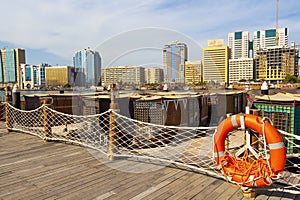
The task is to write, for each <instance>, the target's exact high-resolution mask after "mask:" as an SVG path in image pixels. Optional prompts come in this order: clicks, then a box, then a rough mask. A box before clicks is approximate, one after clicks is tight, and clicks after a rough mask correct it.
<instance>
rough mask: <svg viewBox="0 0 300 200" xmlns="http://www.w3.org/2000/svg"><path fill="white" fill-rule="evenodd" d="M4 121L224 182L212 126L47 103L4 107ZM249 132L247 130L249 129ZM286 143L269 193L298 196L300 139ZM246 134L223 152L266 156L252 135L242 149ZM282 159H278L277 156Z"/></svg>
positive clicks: (239, 133) (287, 138)
mask: <svg viewBox="0 0 300 200" xmlns="http://www.w3.org/2000/svg"><path fill="white" fill-rule="evenodd" d="M6 122H7V128H8V129H10V130H16V131H22V132H26V133H29V134H32V135H35V136H38V137H40V138H42V139H44V140H48V141H64V142H68V143H75V144H79V145H82V146H86V147H89V148H91V149H94V150H97V151H98V152H101V153H102V154H103V155H104V156H105V157H109V156H113V157H123V158H126V157H127V158H137V159H139V160H140V159H143V160H148V161H149V160H150V161H159V162H160V163H166V164H173V165H175V166H178V167H184V168H189V169H192V170H196V171H199V172H201V173H205V174H208V175H210V176H214V177H219V178H220V177H221V178H224V176H223V175H222V173H221V171H220V167H219V166H218V165H217V164H216V162H215V160H214V158H213V134H214V131H215V128H216V127H181V126H164V125H157V124H151V123H147V122H142V121H138V120H134V119H131V118H128V117H126V116H122V115H120V114H119V113H118V112H116V111H115V110H108V111H106V112H102V113H101V114H95V115H86V116H76V115H69V114H64V113H60V112H58V111H55V110H53V109H51V108H49V107H47V106H45V105H43V106H41V107H39V108H37V109H35V110H31V111H23V110H19V109H15V108H14V107H12V106H11V105H9V104H6ZM250 131H251V130H250ZM280 134H281V135H282V138H283V139H284V142H285V144H288V145H289V149H292V151H289V152H288V154H287V162H286V167H285V171H284V173H283V176H282V177H281V178H280V179H278V180H276V181H275V182H273V184H272V186H270V187H271V188H270V189H272V190H281V191H292V192H297V193H300V175H299V174H300V159H299V153H300V148H299V145H300V136H296V135H291V134H289V133H286V132H284V131H280ZM245 137H246V135H245V131H243V130H240V129H238V130H235V131H233V132H231V133H230V134H229V135H228V137H227V139H226V150H227V151H230V152H231V153H232V154H234V155H236V157H237V158H238V157H242V156H244V155H245V151H247V155H248V157H249V159H251V158H253V159H254V157H255V155H265V157H267V155H266V154H268V151H269V148H268V146H267V148H266V147H265V146H264V139H263V137H262V136H260V135H259V134H257V133H255V132H252V134H251V138H250V140H251V147H253V148H251V150H250V151H248V150H246V149H245ZM278 159H280V158H278Z"/></svg>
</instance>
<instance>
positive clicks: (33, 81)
mask: <svg viewBox="0 0 300 200" xmlns="http://www.w3.org/2000/svg"><path fill="white" fill-rule="evenodd" d="M48 66H49V65H47V64H41V65H37V66H36V65H28V64H21V72H22V84H21V88H22V89H33V88H43V87H45V85H46V79H45V67H48Z"/></svg>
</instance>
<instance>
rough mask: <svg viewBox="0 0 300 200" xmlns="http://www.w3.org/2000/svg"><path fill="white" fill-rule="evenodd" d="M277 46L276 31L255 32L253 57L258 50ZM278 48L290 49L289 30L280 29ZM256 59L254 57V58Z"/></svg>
mask: <svg viewBox="0 0 300 200" xmlns="http://www.w3.org/2000/svg"><path fill="white" fill-rule="evenodd" d="M274 46H276V29H266V30H261V31H255V32H254V35H253V55H256V52H257V50H259V49H264V48H267V47H274ZM278 46H279V47H288V29H287V28H279V29H278ZM253 57H254V56H253Z"/></svg>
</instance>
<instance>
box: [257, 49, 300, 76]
mask: <svg viewBox="0 0 300 200" xmlns="http://www.w3.org/2000/svg"><path fill="white" fill-rule="evenodd" d="M254 58H255V78H256V79H258V80H266V81H280V80H284V79H285V77H286V75H287V74H290V75H295V76H298V59H299V49H298V47H297V46H295V45H291V47H290V48H288V47H280V46H273V47H268V48H264V49H259V50H257V53H256V55H255V57H254Z"/></svg>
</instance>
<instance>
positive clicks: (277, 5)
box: [275, 0, 279, 46]
mask: <svg viewBox="0 0 300 200" xmlns="http://www.w3.org/2000/svg"><path fill="white" fill-rule="evenodd" d="M278 10H279V0H276V39H275V42H276V46H278V41H279V34H278V12H279V11H278Z"/></svg>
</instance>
